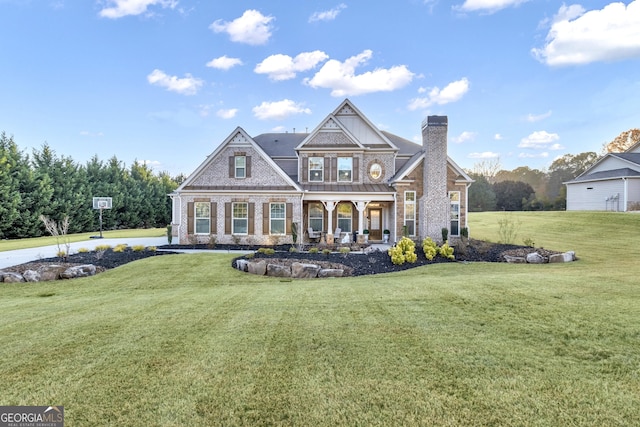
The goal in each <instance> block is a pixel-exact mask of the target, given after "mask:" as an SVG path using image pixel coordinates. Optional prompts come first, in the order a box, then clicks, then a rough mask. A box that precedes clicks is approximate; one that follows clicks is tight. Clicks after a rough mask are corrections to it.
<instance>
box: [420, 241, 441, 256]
mask: <svg viewBox="0 0 640 427" xmlns="http://www.w3.org/2000/svg"><path fill="white" fill-rule="evenodd" d="M422 251H423V252H424V256H425V257H426V258H427V259H428V260H429V261H431V260H432V259H433V258H435V256H436V255H438V246H437V245H436V242H434V241H433V239H432V238H431V237H426V238H425V239H424V240H423V241H422Z"/></svg>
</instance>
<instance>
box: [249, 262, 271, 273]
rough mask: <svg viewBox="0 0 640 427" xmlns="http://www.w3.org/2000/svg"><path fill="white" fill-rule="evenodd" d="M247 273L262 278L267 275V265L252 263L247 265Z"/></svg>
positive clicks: (264, 263)
mask: <svg viewBox="0 0 640 427" xmlns="http://www.w3.org/2000/svg"><path fill="white" fill-rule="evenodd" d="M247 272H248V273H251V274H257V275H258V276H264V275H265V274H266V273H267V263H266V262H265V261H252V262H250V263H249V264H248V265H247Z"/></svg>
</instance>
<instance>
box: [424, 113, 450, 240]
mask: <svg viewBox="0 0 640 427" xmlns="http://www.w3.org/2000/svg"><path fill="white" fill-rule="evenodd" d="M447 130H448V119H447V116H429V117H427V119H426V120H425V121H423V122H422V147H423V148H422V149H423V150H424V152H425V156H424V174H423V176H424V195H423V197H422V199H421V201H420V208H421V209H420V210H421V215H420V237H423V238H424V237H427V236H428V237H431V238H432V239H433V240H435V241H440V240H442V229H443V228H447V229H449V226H450V218H449V209H450V206H449V204H450V202H449V194H448V192H447Z"/></svg>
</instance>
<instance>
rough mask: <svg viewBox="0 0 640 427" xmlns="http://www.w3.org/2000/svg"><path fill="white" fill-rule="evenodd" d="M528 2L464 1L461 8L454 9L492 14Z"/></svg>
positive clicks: (524, 0)
mask: <svg viewBox="0 0 640 427" xmlns="http://www.w3.org/2000/svg"><path fill="white" fill-rule="evenodd" d="M527 1H529V0H465V2H464V3H463V4H462V5H461V6H455V7H454V9H456V10H461V11H463V12H487V13H493V12H497V11H499V10H501V9H506V8H507V7H512V6H519V5H521V4H522V3H526V2H527Z"/></svg>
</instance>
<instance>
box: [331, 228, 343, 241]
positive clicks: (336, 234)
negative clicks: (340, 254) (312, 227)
mask: <svg viewBox="0 0 640 427" xmlns="http://www.w3.org/2000/svg"><path fill="white" fill-rule="evenodd" d="M341 233H342V228H340V227H336V230H335V231H334V232H333V238H334V239H335V240H334V241H335V242H339V241H340V234H341Z"/></svg>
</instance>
